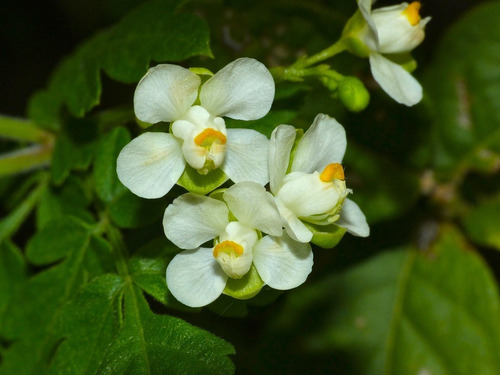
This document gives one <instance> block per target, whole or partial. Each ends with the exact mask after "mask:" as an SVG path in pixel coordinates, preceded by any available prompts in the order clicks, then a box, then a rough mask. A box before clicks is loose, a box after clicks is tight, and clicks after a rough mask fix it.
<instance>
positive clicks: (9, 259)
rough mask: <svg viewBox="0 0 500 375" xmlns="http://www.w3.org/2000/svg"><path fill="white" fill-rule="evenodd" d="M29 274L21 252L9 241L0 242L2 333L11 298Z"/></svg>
mask: <svg viewBox="0 0 500 375" xmlns="http://www.w3.org/2000/svg"><path fill="white" fill-rule="evenodd" d="M27 275H28V272H27V268H26V263H25V261H24V258H23V255H22V253H21V250H19V249H18V248H17V247H16V246H14V245H13V244H12V243H10V242H8V241H1V242H0V332H1V331H2V324H3V314H4V311H5V309H6V307H7V304H8V302H9V300H10V298H11V297H12V296H13V295H15V294H16V293H17V290H18V288H19V286H20V285H21V284H22V283H23V281H24V280H25V279H26V278H27Z"/></svg>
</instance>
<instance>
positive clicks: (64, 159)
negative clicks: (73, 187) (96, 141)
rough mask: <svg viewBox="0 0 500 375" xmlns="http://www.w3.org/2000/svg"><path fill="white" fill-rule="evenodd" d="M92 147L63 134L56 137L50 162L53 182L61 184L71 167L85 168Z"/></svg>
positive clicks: (89, 158)
mask: <svg viewBox="0 0 500 375" xmlns="http://www.w3.org/2000/svg"><path fill="white" fill-rule="evenodd" d="M92 147H93V144H88V145H84V146H81V145H78V144H76V143H75V142H73V141H72V140H71V139H70V138H69V137H67V136H65V135H60V136H59V137H57V141H56V144H55V146H54V153H53V154H52V162H51V172H52V180H53V181H54V183H55V184H56V185H61V184H62V183H63V182H64V180H66V178H68V176H69V174H70V172H71V170H73V169H86V168H87V167H88V166H89V165H90V162H91V161H92V156H93V150H92Z"/></svg>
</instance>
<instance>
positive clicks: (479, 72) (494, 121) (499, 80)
mask: <svg viewBox="0 0 500 375" xmlns="http://www.w3.org/2000/svg"><path fill="white" fill-rule="evenodd" d="M499 12H500V2H498V1H492V2H488V3H485V4H482V5H481V6H478V7H477V8H475V9H474V10H473V11H471V12H470V13H468V14H467V15H466V16H465V17H463V18H462V19H461V20H460V21H459V22H457V23H456V24H455V25H454V26H453V27H452V28H450V29H449V31H448V32H447V34H446V35H445V37H444V38H443V39H442V41H441V43H440V45H439V46H438V48H436V51H437V56H436V58H435V63H434V65H433V66H432V67H431V69H430V70H429V71H428V72H427V74H426V76H425V82H426V83H427V84H426V85H425V89H426V92H427V93H428V95H429V100H428V101H427V102H428V104H429V107H430V109H431V112H432V113H431V115H432V118H433V121H434V127H433V134H432V136H433V140H434V145H435V151H436V154H435V160H434V163H435V166H436V168H437V169H438V171H440V172H441V173H444V174H445V175H448V174H450V173H452V172H453V171H454V170H455V169H456V168H459V169H468V168H475V169H478V170H483V171H491V170H492V169H493V168H495V167H496V166H498V162H499V161H500V128H499V127H498V124H499V123H500V102H499V100H498V98H499V97H500V52H499V51H500V24H499V23H498V20H497V15H498V14H499Z"/></svg>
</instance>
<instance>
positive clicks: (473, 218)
mask: <svg viewBox="0 0 500 375" xmlns="http://www.w3.org/2000/svg"><path fill="white" fill-rule="evenodd" d="M462 220H463V224H464V226H465V230H466V231H467V234H468V235H469V236H470V237H471V239H472V240H473V241H474V242H476V243H477V244H479V245H484V246H491V247H494V248H496V249H497V250H500V196H497V197H495V198H493V199H487V200H485V201H483V202H481V203H480V204H479V205H477V206H475V207H474V208H473V209H472V211H471V212H468V213H467V214H466V215H465V216H464V217H463V219H462Z"/></svg>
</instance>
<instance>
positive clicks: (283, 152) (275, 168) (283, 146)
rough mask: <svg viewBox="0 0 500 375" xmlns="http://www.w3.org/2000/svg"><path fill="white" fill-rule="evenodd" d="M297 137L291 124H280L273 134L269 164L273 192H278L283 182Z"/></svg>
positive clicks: (270, 183)
mask: <svg viewBox="0 0 500 375" xmlns="http://www.w3.org/2000/svg"><path fill="white" fill-rule="evenodd" d="M295 137H296V132H295V128H294V127H293V126H291V125H279V126H278V127H277V128H276V129H274V131H273V133H272V134H271V141H270V142H269V159H268V164H269V185H270V188H271V191H272V192H273V194H276V193H277V192H278V190H279V189H280V188H281V185H282V184H283V178H284V177H285V174H286V170H287V169H288V164H289V163H290V152H291V151H292V147H293V143H294V142H295Z"/></svg>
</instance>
